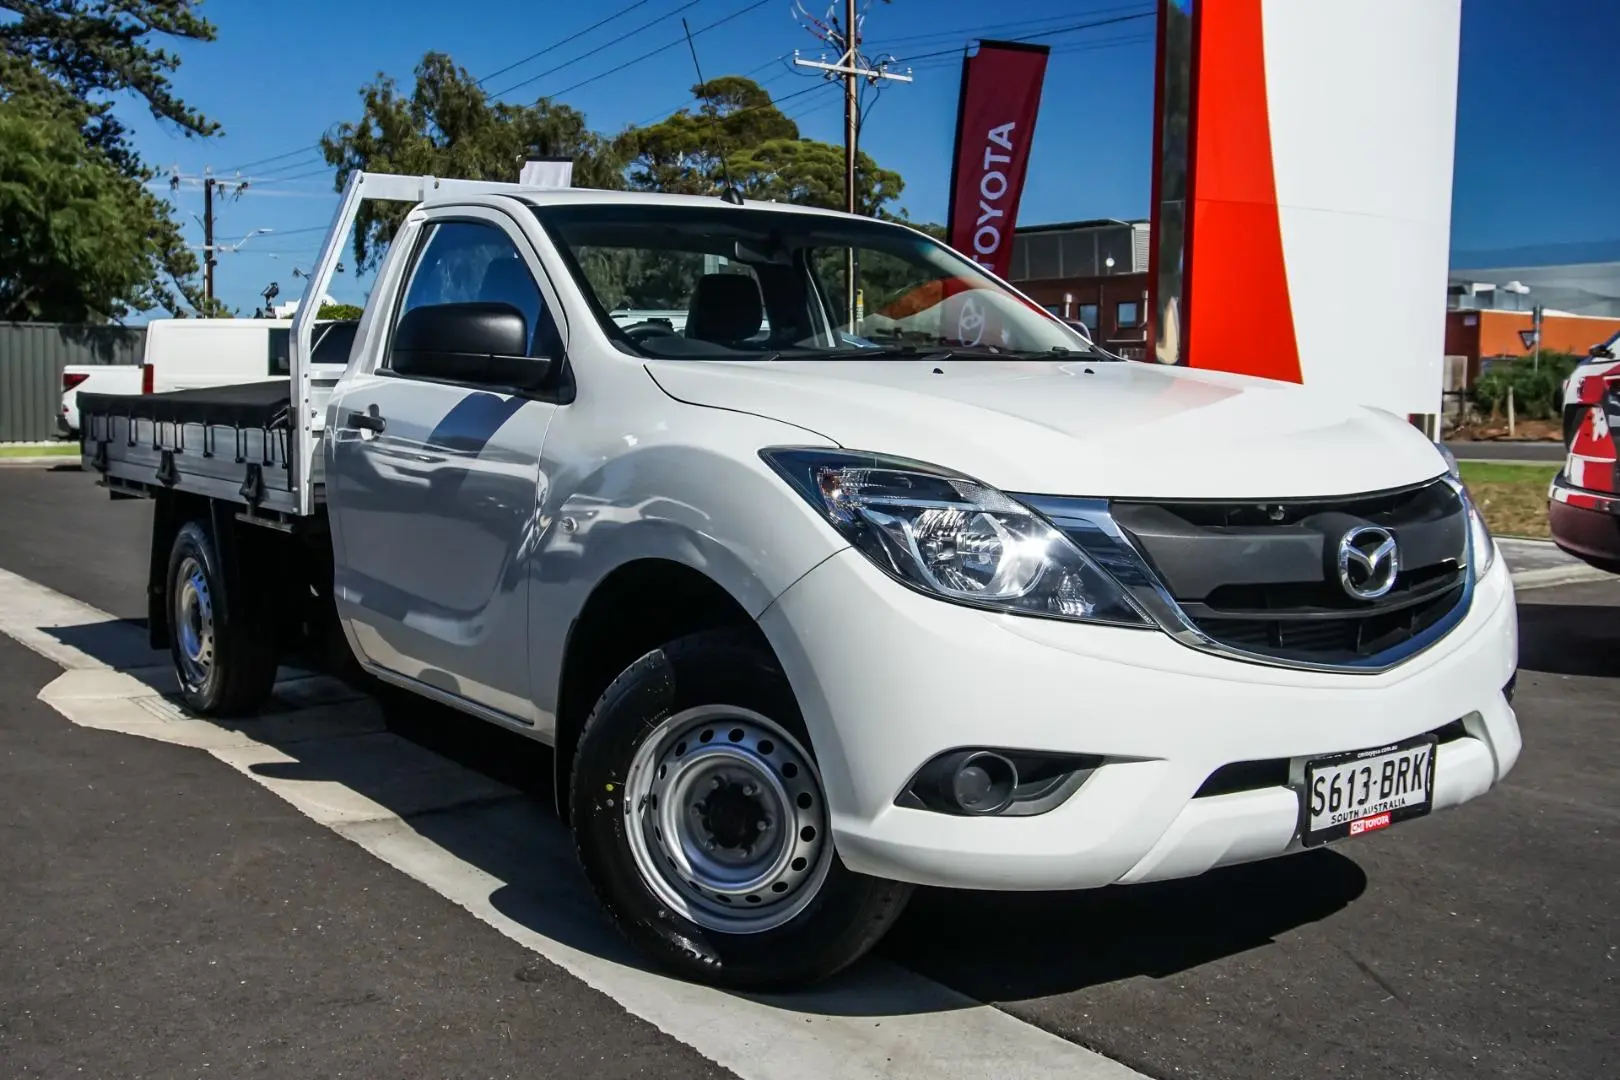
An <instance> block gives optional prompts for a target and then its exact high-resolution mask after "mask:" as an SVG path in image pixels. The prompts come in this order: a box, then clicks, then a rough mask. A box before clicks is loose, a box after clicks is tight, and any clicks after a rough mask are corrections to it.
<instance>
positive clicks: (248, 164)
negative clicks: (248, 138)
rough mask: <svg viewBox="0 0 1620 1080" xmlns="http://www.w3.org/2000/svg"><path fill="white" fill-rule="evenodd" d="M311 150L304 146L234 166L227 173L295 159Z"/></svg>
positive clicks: (317, 144)
mask: <svg viewBox="0 0 1620 1080" xmlns="http://www.w3.org/2000/svg"><path fill="white" fill-rule="evenodd" d="M315 145H316V146H319V145H320V144H319V143H316V144H315ZM310 149H312V148H311V147H308V146H304V147H300V148H299V149H297V150H288V151H287V152H286V153H285V154H272V155H270V156H269V157H267V158H259V159H258V160H257V161H248V162H244V163H243V164H241V165H232V166H231V167H230V168H228V169H226V170H225V172H228V173H234V172H241V171H242V170H243V169H251V168H253V167H254V166H256V165H265V164H268V163H270V162H272V161H280V160H281V159H282V158H290V157H293V156H295V155H297V154H303V153H307V152H308V151H309V150H310Z"/></svg>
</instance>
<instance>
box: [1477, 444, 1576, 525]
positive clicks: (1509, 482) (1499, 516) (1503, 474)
mask: <svg viewBox="0 0 1620 1080" xmlns="http://www.w3.org/2000/svg"><path fill="white" fill-rule="evenodd" d="M1461 468H1462V479H1463V483H1464V484H1466V485H1467V487H1468V493H1469V494H1470V495H1472V496H1473V498H1474V502H1475V503H1476V504H1477V505H1478V506H1479V509H1480V512H1481V513H1482V514H1484V515H1485V524H1486V525H1489V526H1490V528H1491V532H1493V533H1495V534H1496V535H1498V536H1529V537H1535V538H1538V539H1543V540H1544V539H1546V538H1547V536H1548V532H1547V485H1548V484H1549V483H1551V482H1552V478H1553V477H1554V476H1555V475H1557V473H1558V470H1559V469H1561V468H1563V465H1561V464H1556V465H1555V464H1551V463H1549V464H1546V465H1504V464H1501V463H1500V462H1495V461H1464V462H1462V463H1461Z"/></svg>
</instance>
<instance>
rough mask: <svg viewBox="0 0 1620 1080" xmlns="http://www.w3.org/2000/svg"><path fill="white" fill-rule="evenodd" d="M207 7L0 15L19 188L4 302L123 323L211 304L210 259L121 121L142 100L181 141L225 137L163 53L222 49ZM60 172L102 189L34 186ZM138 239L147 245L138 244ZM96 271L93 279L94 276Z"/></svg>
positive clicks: (174, 2)
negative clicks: (110, 211) (177, 216)
mask: <svg viewBox="0 0 1620 1080" xmlns="http://www.w3.org/2000/svg"><path fill="white" fill-rule="evenodd" d="M195 7H196V0H32V2H29V0H0V12H9V13H10V16H11V19H10V21H8V22H6V23H4V25H0V102H3V104H4V106H5V110H6V121H5V122H6V124H7V125H8V128H7V133H8V136H9V137H8V138H7V139H6V140H5V143H4V151H5V153H4V155H3V157H0V183H3V184H4V185H6V186H7V188H8V190H9V191H10V192H11V196H10V197H9V198H8V201H7V210H6V212H7V214H8V215H9V216H8V217H7V219H6V225H7V234H6V236H7V242H6V243H5V244H4V246H3V248H0V250H3V252H4V254H3V256H0V297H6V298H9V299H11V304H12V306H13V308H15V309H18V310H23V311H26V312H28V313H30V314H31V317H34V318H49V319H111V318H119V317H121V316H123V315H124V314H127V313H128V312H129V311H130V310H139V309H145V308H156V307H162V308H165V309H167V310H169V311H171V312H177V313H178V312H180V311H181V310H182V308H183V305H185V304H189V305H190V306H191V307H193V308H195V309H198V310H202V309H204V308H205V307H206V306H207V305H205V304H204V302H203V299H202V297H201V295H200V292H199V290H198V289H197V287H196V283H195V275H196V272H197V259H196V257H195V256H194V255H193V254H192V253H191V252H190V251H189V250H188V249H187V248H186V246H185V242H184V239H183V238H182V236H181V233H180V228H179V226H178V225H177V224H176V223H175V221H174V219H173V217H172V216H171V210H170V208H169V207H168V206H167V205H166V204H165V203H164V202H163V201H162V200H160V199H158V198H156V197H155V196H154V195H152V194H151V193H150V192H149V191H148V190H147V189H146V187H145V186H144V185H145V184H147V183H148V182H150V181H151V180H152V179H153V178H154V175H155V174H154V173H153V172H152V170H151V169H149V168H148V167H147V166H146V165H145V164H144V163H143V162H142V161H141V158H140V155H139V154H138V153H137V152H136V151H135V148H134V146H133V145H132V144H131V142H130V140H129V137H128V133H127V130H126V129H125V127H124V125H123V124H122V123H120V122H119V120H118V118H117V117H116V116H115V115H114V114H113V105H114V102H115V100H116V99H117V98H118V96H120V95H128V94H134V95H136V96H138V97H139V98H140V99H142V100H143V101H144V102H145V103H146V105H147V107H148V108H149V109H150V110H151V112H152V115H153V116H154V117H156V118H158V119H159V120H161V121H164V122H167V123H169V124H171V125H173V126H174V127H175V128H177V129H178V130H179V131H180V132H181V133H182V134H185V135H199V136H206V135H212V134H214V133H216V132H217V131H218V130H219V127H218V125H217V124H215V123H213V122H212V121H210V120H208V119H207V118H205V117H204V116H202V115H201V114H200V113H198V112H197V111H196V110H194V109H192V108H191V107H190V106H188V105H187V104H186V103H185V102H184V101H182V100H181V99H180V98H179V97H178V96H177V95H176V94H175V92H174V87H173V85H172V83H171V82H170V76H171V75H172V74H173V72H174V71H175V70H176V69H177V68H178V67H179V64H180V60H179V58H178V57H177V56H176V55H174V54H173V53H171V52H169V51H167V50H166V49H164V48H162V47H159V46H155V45H153V44H152V43H151V39H152V38H154V37H162V38H177V39H182V40H191V41H211V40H213V38H214V28H213V26H212V25H211V24H210V23H208V22H207V21H206V20H204V19H203V18H202V17H201V16H199V15H198V14H197V13H196V12H195V10H194V8H195ZM75 144H77V145H75ZM61 169H72V170H84V172H85V175H86V176H95V177H98V178H99V179H100V181H101V186H100V187H99V188H98V189H97V193H96V194H95V195H94V196H87V195H86V192H87V188H86V187H85V185H84V183H83V182H82V179H83V178H79V179H75V178H68V177H59V176H54V175H53V176H51V177H50V178H49V181H48V184H47V189H46V190H43V191H41V190H38V189H37V188H34V189H33V190H30V188H31V185H33V184H34V183H35V181H37V179H38V178H40V177H41V175H42V170H45V171H54V170H61ZM31 178H32V179H31ZM86 197H88V198H89V202H88V203H87V202H86V201H85V200H86ZM64 198H66V199H68V203H67V204H63V203H62V202H61V200H62V199H64ZM91 204H94V206H92V205H91ZM109 206H116V208H117V210H118V213H119V215H121V217H122V218H123V220H122V221H120V222H119V227H118V228H117V229H115V230H113V231H112V235H108V234H107V233H106V230H105V228H104V227H105V224H106V214H105V211H106V209H107V208H108V207H109ZM13 230H15V231H13ZM131 233H138V234H140V236H141V242H139V243H134V242H130V241H129V239H128V236H129V234H131ZM90 252H96V253H97V254H96V256H95V257H94V258H92V257H91V256H90V255H89V254H88V253H90ZM106 260H117V261H116V263H108V262H107V261H106ZM92 263H94V266H93V267H91V264H92ZM87 267H91V268H92V270H93V278H94V280H90V281H86V280H84V278H83V277H82V275H83V274H84V272H85V271H86V269H87ZM24 294H26V295H24Z"/></svg>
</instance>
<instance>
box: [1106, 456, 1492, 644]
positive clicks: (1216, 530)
mask: <svg viewBox="0 0 1620 1080" xmlns="http://www.w3.org/2000/svg"><path fill="white" fill-rule="evenodd" d="M1112 510H1113V513H1114V518H1115V520H1116V522H1118V524H1119V526H1120V527H1121V528H1122V529H1123V530H1124V531H1125V533H1126V534H1127V535H1128V536H1129V537H1130V538H1131V540H1132V541H1133V542H1134V543H1135V544H1136V546H1137V549H1138V550H1139V551H1141V552H1142V554H1143V556H1144V557H1145V558H1146V559H1147V561H1148V563H1149V565H1150V566H1151V567H1152V569H1153V570H1154V572H1155V573H1156V574H1157V576H1158V578H1159V580H1160V582H1161V583H1162V584H1163V585H1164V586H1165V588H1166V590H1167V591H1168V592H1169V593H1170V595H1171V597H1173V598H1174V600H1175V602H1176V604H1177V605H1178V606H1179V607H1180V609H1181V612H1182V614H1183V615H1184V616H1185V617H1186V619H1187V620H1188V621H1189V622H1190V623H1192V625H1193V626H1195V627H1197V629H1198V630H1199V631H1200V632H1201V633H1203V634H1204V635H1205V636H1206V637H1208V638H1210V639H1211V640H1213V641H1215V642H1217V643H1218V644H1220V645H1223V646H1226V647H1228V648H1232V649H1236V650H1239V651H1241V652H1245V653H1252V654H1258V655H1260V656H1265V657H1269V658H1273V659H1276V660H1281V661H1287V662H1297V663H1307V664H1313V665H1332V666H1347V667H1348V666H1357V665H1362V664H1365V663H1368V662H1377V660H1378V658H1380V657H1381V656H1383V655H1384V654H1387V653H1389V652H1390V651H1391V650H1393V649H1397V648H1399V647H1400V646H1402V645H1404V644H1405V643H1407V642H1409V641H1411V640H1412V639H1413V638H1415V637H1417V636H1419V635H1421V634H1423V633H1424V632H1425V631H1428V630H1429V629H1431V628H1432V627H1434V626H1435V625H1436V624H1438V623H1440V622H1441V621H1442V620H1444V619H1445V618H1446V617H1447V616H1448V615H1450V614H1451V613H1452V612H1453V611H1454V610H1455V609H1456V608H1457V606H1458V604H1460V603H1461V602H1462V599H1463V597H1464V595H1466V592H1467V588H1466V586H1467V582H1466V576H1467V571H1466V569H1465V562H1466V553H1467V543H1468V522H1467V516H1466V515H1467V510H1466V508H1465V507H1464V505H1463V501H1462V498H1461V496H1460V495H1459V494H1458V492H1457V491H1456V489H1455V488H1453V487H1452V486H1451V485H1450V484H1447V483H1445V482H1443V481H1434V482H1432V483H1429V484H1424V485H1420V486H1418V487H1413V488H1406V489H1401V490H1398V491H1388V492H1377V493H1373V494H1369V495H1364V496H1353V497H1348V498H1338V499H1295V500H1279V501H1275V502H1180V501H1177V502H1153V503H1146V502H1128V503H1115V504H1113V506H1112ZM1361 525H1376V526H1380V527H1382V528H1384V529H1387V530H1388V531H1389V532H1390V534H1391V535H1392V536H1393V537H1394V538H1395V541H1396V544H1397V546H1398V550H1399V551H1400V556H1401V561H1400V573H1399V574H1398V575H1397V577H1396V578H1395V582H1394V585H1393V587H1392V588H1391V589H1390V590H1389V592H1388V593H1386V594H1385V595H1384V596H1382V597H1379V598H1378V599H1376V600H1360V599H1356V598H1355V597H1353V596H1351V595H1349V593H1347V592H1346V590H1345V589H1344V587H1343V585H1341V583H1340V581H1339V577H1338V571H1337V566H1336V561H1335V560H1336V554H1337V551H1338V541H1339V538H1340V537H1341V536H1343V535H1344V534H1345V533H1346V532H1347V531H1348V530H1350V529H1353V528H1356V527H1357V526H1361Z"/></svg>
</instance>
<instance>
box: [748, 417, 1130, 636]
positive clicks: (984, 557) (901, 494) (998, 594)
mask: <svg viewBox="0 0 1620 1080" xmlns="http://www.w3.org/2000/svg"><path fill="white" fill-rule="evenodd" d="M760 456H761V457H763V458H764V459H765V460H766V461H767V462H768V463H769V464H770V465H771V466H772V467H773V468H775V469H776V471H777V472H779V473H781V474H782V476H783V478H785V479H786V480H787V481H788V482H789V483H790V484H792V485H793V487H794V488H795V490H797V491H798V492H799V494H801V495H802V496H804V498H805V499H806V501H808V502H809V503H810V505H811V506H813V507H815V508H816V509H817V510H818V511H819V512H821V513H823V514H825V515H826V517H827V520H828V521H829V522H830V523H831V524H832V526H833V527H834V528H835V529H837V530H838V531H839V532H840V533H842V534H843V535H844V536H845V537H846V538H847V539H848V540H849V542H850V543H851V544H852V545H854V546H855V548H856V549H857V550H859V551H860V552H861V554H863V555H865V556H866V557H867V558H868V559H871V560H872V562H873V563H875V564H876V565H877V567H878V568H879V569H881V570H882V571H883V572H884V573H886V574H889V575H890V576H892V577H894V578H897V579H898V580H900V581H901V582H903V583H905V584H906V585H909V586H911V587H912V588H914V589H917V590H919V591H921V592H926V593H930V594H932V595H934V596H938V597H942V598H944V599H947V600H954V601H957V602H958V603H965V604H972V605H974V606H976V607H985V608H992V609H995V610H998V611H1010V612H1015V613H1018V614H1023V615H1044V616H1047V617H1050V618H1058V619H1076V620H1084V621H1089V622H1105V623H1115V624H1120V625H1126V626H1143V627H1145V626H1150V625H1152V624H1151V623H1150V622H1149V620H1148V619H1147V617H1146V616H1144V615H1143V614H1142V612H1141V611H1140V610H1138V609H1137V607H1136V605H1135V604H1134V603H1132V602H1131V600H1130V599H1129V598H1127V597H1126V595H1125V593H1124V591H1123V590H1122V589H1121V588H1120V587H1119V585H1118V584H1116V583H1115V582H1114V580H1113V579H1112V578H1111V577H1110V576H1109V575H1108V574H1107V573H1105V572H1104V571H1103V570H1101V569H1099V568H1098V566H1097V565H1096V564H1095V563H1094V562H1092V561H1091V559H1090V558H1089V557H1087V556H1086V555H1085V554H1084V553H1083V552H1082V551H1081V550H1080V549H1079V548H1078V547H1076V546H1075V545H1074V544H1073V543H1071V542H1070V541H1069V539H1068V538H1067V537H1065V536H1064V535H1063V534H1062V533H1061V532H1059V531H1058V530H1057V529H1055V528H1053V527H1052V526H1051V525H1050V524H1049V523H1048V522H1047V521H1046V519H1045V518H1043V517H1041V516H1040V515H1038V514H1036V513H1035V512H1034V511H1032V510H1030V509H1029V508H1028V507H1026V506H1024V505H1023V504H1022V503H1019V502H1016V501H1015V500H1013V499H1011V498H1009V497H1008V496H1006V495H1004V494H1002V493H1001V492H999V491H997V490H995V489H994V488H990V487H986V486H985V485H983V484H980V483H978V482H977V481H975V480H971V479H969V478H967V477H965V476H960V475H958V474H956V473H952V472H948V471H946V470H944V469H939V468H936V467H934V466H931V465H922V464H919V463H917V462H912V461H900V460H896V459H892V458H881V457H875V456H873V455H870V454H852V453H845V452H842V451H834V450H795V449H772V450H762V451H760Z"/></svg>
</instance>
